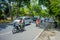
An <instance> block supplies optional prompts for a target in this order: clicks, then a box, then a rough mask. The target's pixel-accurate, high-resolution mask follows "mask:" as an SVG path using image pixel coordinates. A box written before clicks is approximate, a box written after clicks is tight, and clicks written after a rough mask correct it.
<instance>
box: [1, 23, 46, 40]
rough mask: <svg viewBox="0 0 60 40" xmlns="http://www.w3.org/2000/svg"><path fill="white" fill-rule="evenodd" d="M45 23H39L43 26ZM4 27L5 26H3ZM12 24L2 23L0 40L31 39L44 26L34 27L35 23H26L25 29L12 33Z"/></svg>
mask: <svg viewBox="0 0 60 40" xmlns="http://www.w3.org/2000/svg"><path fill="white" fill-rule="evenodd" d="M44 26H45V25H41V27H44ZM4 27H5V28H4ZM12 29H13V26H12V25H6V24H5V25H3V28H2V25H1V26H0V40H33V39H34V38H35V37H36V36H37V35H38V34H39V33H41V32H42V31H43V30H44V28H40V27H36V25H35V23H31V25H27V26H26V27H25V31H23V32H19V33H16V34H13V33H12Z"/></svg>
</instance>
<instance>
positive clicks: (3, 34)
mask: <svg viewBox="0 0 60 40" xmlns="http://www.w3.org/2000/svg"><path fill="white" fill-rule="evenodd" d="M11 32H12V31H10V32H6V33H1V34H0V35H6V34H9V33H11Z"/></svg>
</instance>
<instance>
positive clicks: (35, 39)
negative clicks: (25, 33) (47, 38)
mask: <svg viewBox="0 0 60 40" xmlns="http://www.w3.org/2000/svg"><path fill="white" fill-rule="evenodd" d="M43 31H44V30H43ZM43 31H42V32H41V33H39V34H38V35H37V36H36V37H35V38H34V39H33V40H37V38H38V37H39V36H40V35H41V34H42V33H43Z"/></svg>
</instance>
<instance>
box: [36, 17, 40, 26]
mask: <svg viewBox="0 0 60 40" xmlns="http://www.w3.org/2000/svg"><path fill="white" fill-rule="evenodd" d="M36 26H40V19H39V18H38V19H37V20H36Z"/></svg>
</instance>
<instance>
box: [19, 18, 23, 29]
mask: <svg viewBox="0 0 60 40" xmlns="http://www.w3.org/2000/svg"><path fill="white" fill-rule="evenodd" d="M19 26H20V29H21V30H23V19H22V18H21V19H20V22H19Z"/></svg>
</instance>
